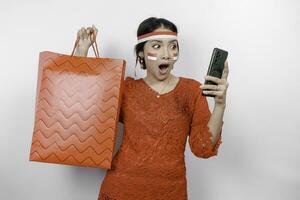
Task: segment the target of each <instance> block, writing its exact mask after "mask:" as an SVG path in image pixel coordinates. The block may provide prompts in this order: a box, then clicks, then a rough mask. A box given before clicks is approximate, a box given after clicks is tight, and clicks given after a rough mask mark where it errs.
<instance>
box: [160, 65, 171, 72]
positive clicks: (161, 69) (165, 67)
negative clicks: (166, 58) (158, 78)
mask: <svg viewBox="0 0 300 200" xmlns="http://www.w3.org/2000/svg"><path fill="white" fill-rule="evenodd" d="M158 68H159V70H160V72H161V73H165V72H167V70H168V68H169V65H168V64H161V65H159V66H158Z"/></svg>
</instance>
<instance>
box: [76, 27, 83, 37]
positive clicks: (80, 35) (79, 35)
mask: <svg viewBox="0 0 300 200" xmlns="http://www.w3.org/2000/svg"><path fill="white" fill-rule="evenodd" d="M77 35H78V37H79V38H80V39H83V36H82V30H81V29H79V31H78V34H77Z"/></svg>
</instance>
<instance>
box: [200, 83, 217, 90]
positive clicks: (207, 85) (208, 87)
mask: <svg viewBox="0 0 300 200" xmlns="http://www.w3.org/2000/svg"><path fill="white" fill-rule="evenodd" d="M200 88H201V89H202V90H207V89H209V90H217V89H218V85H212V84H204V85H200Z"/></svg>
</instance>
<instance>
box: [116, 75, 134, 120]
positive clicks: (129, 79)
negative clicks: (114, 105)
mask: <svg viewBox="0 0 300 200" xmlns="http://www.w3.org/2000/svg"><path fill="white" fill-rule="evenodd" d="M133 81H134V78H132V77H130V76H127V77H126V78H125V80H124V90H123V94H122V102H121V111H120V115H119V122H120V123H124V122H123V116H124V113H123V111H124V110H123V108H124V101H125V98H126V97H125V94H126V92H127V90H128V89H129V88H131V86H132V84H133Z"/></svg>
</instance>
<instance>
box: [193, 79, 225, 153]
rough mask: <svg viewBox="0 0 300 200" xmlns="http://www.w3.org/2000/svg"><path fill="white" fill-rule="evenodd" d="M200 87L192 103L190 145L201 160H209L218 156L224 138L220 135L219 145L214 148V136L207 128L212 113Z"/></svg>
mask: <svg viewBox="0 0 300 200" xmlns="http://www.w3.org/2000/svg"><path fill="white" fill-rule="evenodd" d="M200 85H201V84H198V85H197V88H198V89H196V91H197V94H196V95H194V96H195V97H194V99H195V100H193V103H192V109H191V111H192V120H191V125H190V132H189V145H190V149H191V151H192V153H193V154H194V155H195V156H197V157H199V158H209V157H211V156H216V155H217V154H218V148H219V146H220V144H221V143H222V136H221V135H220V137H219V139H218V141H217V143H216V144H215V146H213V144H212V142H211V138H212V134H211V132H210V130H209V128H208V126H207V125H208V121H209V119H210V116H211V112H210V110H209V106H208V103H207V100H206V97H205V96H203V95H202V89H201V88H199V86H200ZM222 125H223V124H222ZM221 134H222V129H221Z"/></svg>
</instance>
